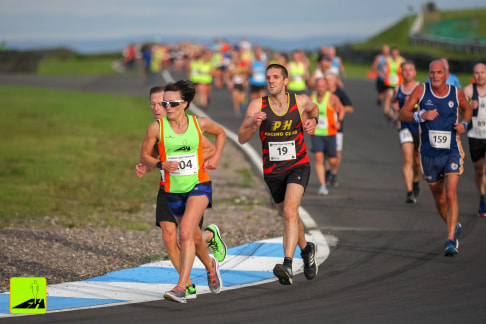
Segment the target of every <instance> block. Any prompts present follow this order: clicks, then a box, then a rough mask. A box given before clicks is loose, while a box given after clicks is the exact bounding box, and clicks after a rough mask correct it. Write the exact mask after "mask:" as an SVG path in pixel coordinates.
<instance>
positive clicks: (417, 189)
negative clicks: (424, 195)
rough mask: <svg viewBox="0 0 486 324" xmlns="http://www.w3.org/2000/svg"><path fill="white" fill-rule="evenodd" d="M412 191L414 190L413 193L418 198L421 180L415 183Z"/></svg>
mask: <svg viewBox="0 0 486 324" xmlns="http://www.w3.org/2000/svg"><path fill="white" fill-rule="evenodd" d="M412 192H413V195H414V196H415V198H417V197H418V195H419V193H420V187H419V182H418V181H417V182H414V183H413V189H412Z"/></svg>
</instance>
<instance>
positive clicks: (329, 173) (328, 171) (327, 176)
mask: <svg viewBox="0 0 486 324" xmlns="http://www.w3.org/2000/svg"><path fill="white" fill-rule="evenodd" d="M330 177H331V170H326V185H328V183H327V181H329V178H330Z"/></svg>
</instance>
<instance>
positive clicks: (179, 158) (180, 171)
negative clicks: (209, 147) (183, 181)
mask: <svg viewBox="0 0 486 324" xmlns="http://www.w3.org/2000/svg"><path fill="white" fill-rule="evenodd" d="M167 161H169V162H180V163H179V167H178V168H177V170H176V171H174V172H171V173H170V175H171V176H186V175H193V174H197V167H198V165H197V154H196V153H190V154H182V155H172V156H168V157H167Z"/></svg>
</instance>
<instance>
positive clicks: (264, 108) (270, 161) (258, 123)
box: [238, 64, 318, 285]
mask: <svg viewBox="0 0 486 324" xmlns="http://www.w3.org/2000/svg"><path fill="white" fill-rule="evenodd" d="M266 80H267V88H268V92H269V94H270V95H269V96H266V97H262V98H259V99H255V100H252V101H251V102H250V105H249V106H248V110H247V112H246V116H245V119H244V120H243V124H242V125H241V128H240V130H239V133H238V141H239V142H240V144H244V143H246V142H248V141H249V140H250V139H251V138H252V137H253V135H254V134H255V132H256V131H257V130H259V135H260V139H261V142H262V150H263V173H264V179H265V182H266V183H267V186H268V187H269V189H270V192H271V194H272V198H273V200H274V201H275V203H276V204H277V205H278V207H279V209H280V210H281V211H282V212H283V216H284V220H285V230H284V235H283V246H284V256H285V257H284V262H283V264H277V265H275V267H274V269H273V273H274V274H275V276H277V277H278V279H279V282H280V283H281V284H282V285H291V284H292V282H293V272H292V257H293V256H294V252H295V249H296V247H297V244H298V245H299V247H300V249H301V256H302V259H303V261H304V274H305V277H306V278H307V279H309V280H310V279H313V278H314V277H315V276H316V274H317V270H318V269H317V264H316V248H317V246H316V244H315V243H312V242H307V241H306V239H305V232H304V226H303V224H302V222H301V221H300V218H299V211H298V210H299V206H300V203H301V201H302V197H303V195H304V191H305V188H306V187H307V184H308V181H309V175H310V163H309V155H308V154H307V150H306V145H305V142H304V130H305V131H306V132H307V133H308V134H311V135H312V134H314V132H315V128H316V124H317V122H318V108H317V105H316V104H315V103H313V102H312V101H311V100H310V98H309V97H308V96H306V95H296V94H290V93H288V92H286V91H285V87H286V86H287V84H288V83H289V76H288V72H287V69H286V68H285V67H284V66H282V65H280V64H270V65H269V66H268V67H267V69H266ZM304 112H307V113H308V115H309V118H308V119H307V120H306V121H305V122H303V121H302V118H301V115H302V114H303V113H304Z"/></svg>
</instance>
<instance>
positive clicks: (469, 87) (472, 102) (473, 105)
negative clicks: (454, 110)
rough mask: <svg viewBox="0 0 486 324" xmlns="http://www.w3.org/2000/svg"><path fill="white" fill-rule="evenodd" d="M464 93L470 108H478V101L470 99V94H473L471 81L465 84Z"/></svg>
mask: <svg viewBox="0 0 486 324" xmlns="http://www.w3.org/2000/svg"><path fill="white" fill-rule="evenodd" d="M464 95H465V96H466V100H467V101H468V102H470V105H471V108H472V109H478V107H479V103H478V101H477V100H472V96H473V85H472V83H471V84H469V85H467V86H466V87H465V88H464Z"/></svg>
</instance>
